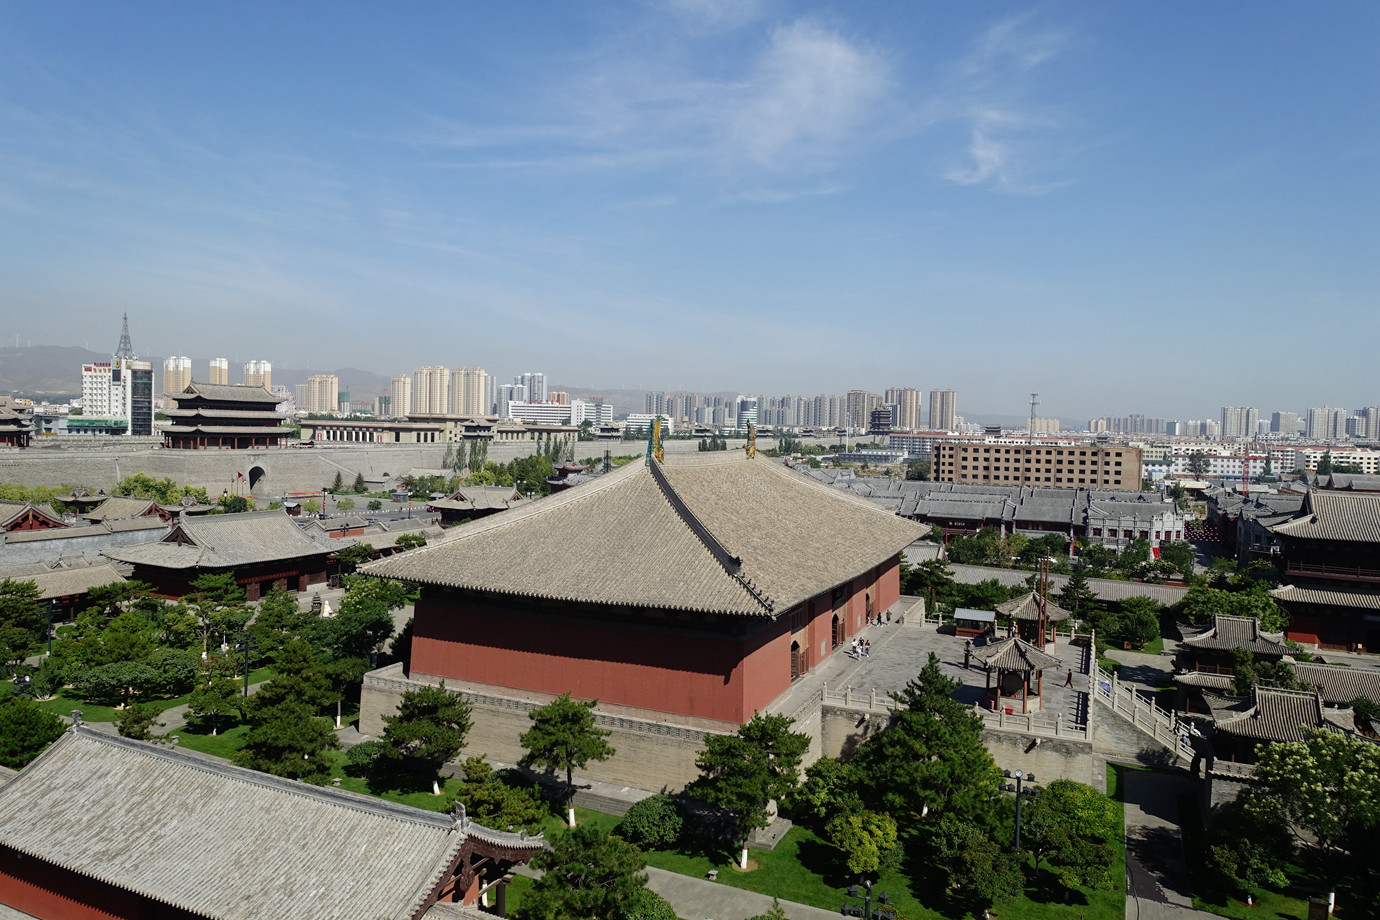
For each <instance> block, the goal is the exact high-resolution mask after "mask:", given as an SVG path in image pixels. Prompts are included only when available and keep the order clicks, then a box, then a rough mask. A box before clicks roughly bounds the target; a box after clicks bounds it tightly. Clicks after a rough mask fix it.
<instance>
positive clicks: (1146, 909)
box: [1124, 770, 1215, 920]
mask: <svg viewBox="0 0 1380 920" xmlns="http://www.w3.org/2000/svg"><path fill="white" fill-rule="evenodd" d="M1124 783H1125V788H1124V793H1125V799H1126V920H1190V918H1209V917H1214V916H1215V915H1214V914H1209V913H1205V912H1203V911H1197V910H1194V909H1193V897H1192V895H1191V894H1190V892H1189V884H1188V864H1187V863H1186V862H1185V861H1184V851H1183V839H1182V836H1181V834H1180V830H1179V805H1178V798H1179V796H1181V795H1183V794H1185V793H1191V792H1193V790H1194V783H1193V781H1192V780H1191V779H1190V778H1189V777H1187V776H1182V775H1178V774H1173V773H1162V772H1157V771H1144V770H1127V771H1126V773H1125V779H1124Z"/></svg>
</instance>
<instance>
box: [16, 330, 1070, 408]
mask: <svg viewBox="0 0 1380 920" xmlns="http://www.w3.org/2000/svg"><path fill="white" fill-rule="evenodd" d="M140 358H141V359H142V360H144V361H149V362H152V364H153V368H154V371H155V373H156V374H157V377H158V380H159V383H158V386H159V387H160V391H161V387H162V376H163V358H162V357H161V356H151V357H144V356H142V355H141V356H140ZM109 360H110V355H109V353H104V352H95V351H90V350H88V349H85V348H77V347H75V346H62V345H35V346H33V347H30V348H0V393H9V394H11V395H14V396H29V397H34V398H37V399H48V400H50V401H53V402H61V401H66V400H67V399H72V398H75V397H77V396H80V395H81V366H82V365H83V364H87V363H90V362H92V361H109ZM209 360H210V359H209V358H193V359H192V379H193V380H201V381H204V380H205V379H206V369H207V365H208V362H209ZM312 374H335V375H336V377H338V378H340V389H341V390H343V391H346V392H348V393H349V394H350V396H351V397H352V398H353V399H369V398H372V397H374V396H381V395H383V394H385V393H387V392H388V385H389V383H390V378H389V377H388V376H387V375H384V374H376V373H374V372H373V371H366V370H361V369H360V368H357V367H342V368H337V369H335V370H330V369H327V368H307V369H299V368H291V367H277V366H275V367H274V368H273V383H274V384H281V385H282V386H295V385H297V384H299V383H306V382H307V378H308V377H310V376H311V375H312ZM239 380H240V368H239V367H236V366H233V365H232V366H231V368H230V381H231V382H232V383H238V382H239ZM551 389H552V390H562V391H564V392H567V393H569V394H570V395H571V396H572V397H574V398H576V399H590V398H593V397H601V398H603V400H604V401H605V402H606V403H608V404H609V405H610V406H612V407H613V411H614V414H615V415H619V416H623V415H628V414H629V413H634V412H641V411H642V408H643V394H644V393H645V392H646V391H644V390H596V389H590V388H587V387H567V386H561V385H560V384H552V385H551ZM705 395H708V396H723V397H725V398H732V397H734V396H736V395H738V394H737V393H736V392H732V391H727V390H725V391H723V392H721V393H708V394H705ZM963 415H964V418H966V419H967V420H968V421H970V422H976V423H978V424H984V425H1002V426H1004V427H1007V428H1023V427H1024V426H1025V423H1026V417H1025V416H1023V415H1001V414H997V413H978V412H973V413H969V412H965V413H963ZM1061 421H1062V422H1063V424H1065V425H1068V424H1070V420H1069V419H1062V420H1061ZM1079 424H1083V423H1081V422H1080V423H1079Z"/></svg>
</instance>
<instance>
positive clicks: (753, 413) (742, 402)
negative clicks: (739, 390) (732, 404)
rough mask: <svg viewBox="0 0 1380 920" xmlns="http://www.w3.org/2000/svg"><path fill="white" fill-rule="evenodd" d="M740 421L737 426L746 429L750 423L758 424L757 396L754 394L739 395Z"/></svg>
mask: <svg viewBox="0 0 1380 920" xmlns="http://www.w3.org/2000/svg"><path fill="white" fill-rule="evenodd" d="M737 410H738V421H737V422H736V424H735V426H734V427H736V428H743V429H746V428H747V426H748V425H752V426H754V427H755V426H756V425H757V398H756V397H754V396H739V397H738V401H737Z"/></svg>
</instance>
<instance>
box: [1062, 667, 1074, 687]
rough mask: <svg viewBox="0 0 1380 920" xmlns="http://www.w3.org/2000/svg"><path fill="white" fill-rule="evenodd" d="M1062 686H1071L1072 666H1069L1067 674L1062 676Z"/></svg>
mask: <svg viewBox="0 0 1380 920" xmlns="http://www.w3.org/2000/svg"><path fill="white" fill-rule="evenodd" d="M1064 686H1065V687H1072V686H1073V668H1069V673H1068V676H1067V677H1065V678H1064Z"/></svg>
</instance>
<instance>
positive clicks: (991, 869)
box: [931, 815, 1025, 915]
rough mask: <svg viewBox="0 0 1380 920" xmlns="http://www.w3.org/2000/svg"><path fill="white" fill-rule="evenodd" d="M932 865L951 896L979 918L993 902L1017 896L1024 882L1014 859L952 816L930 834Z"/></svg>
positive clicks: (1014, 857) (977, 830)
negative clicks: (950, 889) (944, 879)
mask: <svg viewBox="0 0 1380 920" xmlns="http://www.w3.org/2000/svg"><path fill="white" fill-rule="evenodd" d="M931 847H932V849H933V852H934V860H935V863H936V864H937V865H938V866H939V867H940V868H941V869H942V871H943V874H944V876H945V877H947V878H948V879H949V880H950V884H952V886H953V889H954V894H955V895H956V896H957V897H958V899H959V900H961V901H966V902H968V903H969V904H971V905H972V906H973V908H974V910H973V911H972V913H973V914H974V915H980V914H982V913H983V912H985V911H986V910H987V909H988V908H990V907H991V906H992V904H993V903H995V902H997V901H1002V900H1007V899H1009V898H1015V897H1018V896H1019V895H1020V893H1021V890H1022V888H1023V886H1024V883H1025V879H1024V876H1023V874H1022V872H1021V864H1020V861H1019V859H1018V858H1017V856H1016V855H1015V854H1014V853H1012V852H1011V851H1010V850H1008V849H1007V848H1005V847H1003V846H1001V845H1000V844H998V843H997V842H996V841H995V840H993V839H992V838H991V837H989V836H988V835H987V834H985V833H983V831H982V829H981V828H979V827H978V826H977V825H975V824H971V823H969V822H967V821H964V820H962V819H960V818H957V817H955V816H954V815H945V816H944V817H943V818H941V819H940V821H939V824H938V826H937V827H936V828H935V829H934V830H933V831H932V832H931Z"/></svg>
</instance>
